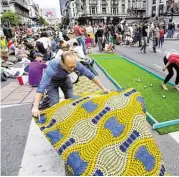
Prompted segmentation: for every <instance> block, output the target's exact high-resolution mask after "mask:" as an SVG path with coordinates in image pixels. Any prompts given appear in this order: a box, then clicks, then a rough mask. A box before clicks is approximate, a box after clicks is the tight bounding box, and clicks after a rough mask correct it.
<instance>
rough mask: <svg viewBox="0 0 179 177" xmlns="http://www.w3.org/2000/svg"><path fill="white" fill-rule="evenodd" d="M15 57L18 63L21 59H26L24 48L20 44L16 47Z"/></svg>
mask: <svg viewBox="0 0 179 177" xmlns="http://www.w3.org/2000/svg"><path fill="white" fill-rule="evenodd" d="M15 56H16V57H17V58H18V60H20V61H21V60H22V58H28V56H27V52H26V50H25V48H24V47H23V46H22V45H21V44H18V45H17V48H16V49H15Z"/></svg>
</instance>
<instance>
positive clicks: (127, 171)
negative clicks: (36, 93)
mask: <svg viewBox="0 0 179 177" xmlns="http://www.w3.org/2000/svg"><path fill="white" fill-rule="evenodd" d="M34 120H35V121H36V123H37V125H38V126H39V128H40V130H41V131H42V132H43V133H44V135H45V136H46V137H47V139H48V140H49V141H50V143H51V144H52V145H53V147H54V148H55V149H56V150H57V152H58V154H59V155H60V156H62V159H63V160H64V162H65V164H66V165H67V167H68V168H69V169H70V171H71V172H72V173H73V174H74V175H83V176H85V175H87V176H103V175H106V176H111V175H113V176H119V175H124V176H128V175H130V176H145V175H147V176H153V175H157V176H159V175H160V176H163V175H166V169H165V167H164V163H163V160H162V155H161V152H160V150H159V148H158V146H157V145H156V143H155V141H154V139H153V138H152V135H151V132H150V131H149V128H148V123H147V121H146V107H145V103H144V100H143V97H141V95H140V93H139V92H137V91H136V90H134V89H121V90H117V91H112V92H110V93H109V94H106V93H91V94H83V95H81V96H74V97H73V98H71V99H68V100H65V101H63V102H61V103H59V104H57V105H56V106H54V107H52V108H50V109H47V110H45V111H44V112H43V113H42V115H41V119H40V120H37V119H34Z"/></svg>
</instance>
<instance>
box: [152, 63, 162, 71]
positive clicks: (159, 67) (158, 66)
mask: <svg viewBox="0 0 179 177" xmlns="http://www.w3.org/2000/svg"><path fill="white" fill-rule="evenodd" d="M153 65H154V66H155V67H156V68H158V69H160V70H161V69H162V66H160V65H158V64H153Z"/></svg>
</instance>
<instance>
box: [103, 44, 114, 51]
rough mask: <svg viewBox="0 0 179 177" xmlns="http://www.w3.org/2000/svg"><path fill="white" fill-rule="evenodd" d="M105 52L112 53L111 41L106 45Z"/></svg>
mask: <svg viewBox="0 0 179 177" xmlns="http://www.w3.org/2000/svg"><path fill="white" fill-rule="evenodd" d="M105 52H107V53H114V47H113V45H112V43H109V44H107V45H106V47H105Z"/></svg>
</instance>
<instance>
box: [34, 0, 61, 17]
mask: <svg viewBox="0 0 179 177" xmlns="http://www.w3.org/2000/svg"><path fill="white" fill-rule="evenodd" d="M33 1H34V2H35V3H36V4H39V6H40V8H55V9H56V15H57V17H58V18H60V17H61V14H60V4H59V0H33Z"/></svg>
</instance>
